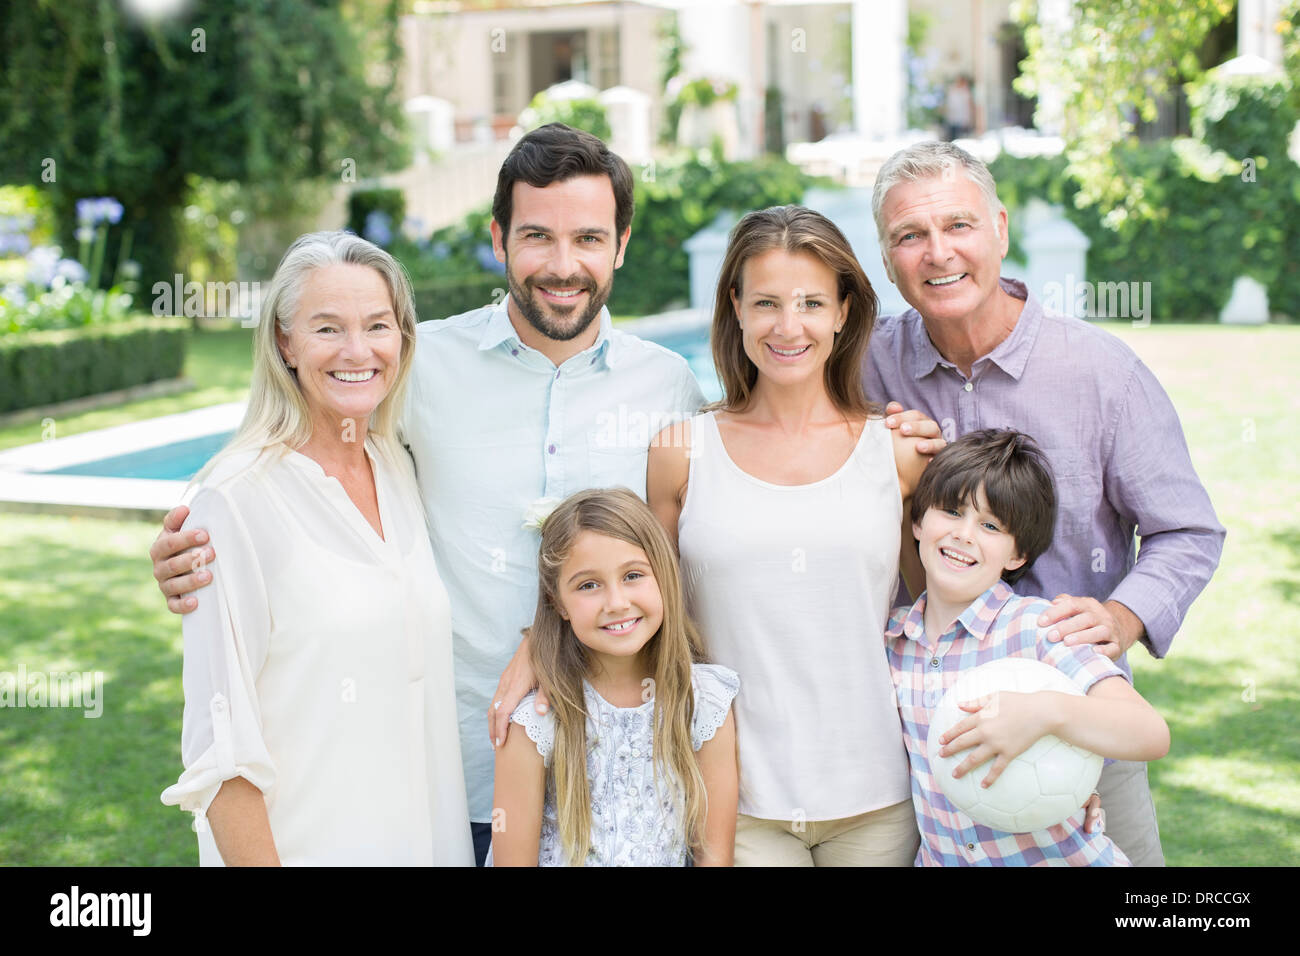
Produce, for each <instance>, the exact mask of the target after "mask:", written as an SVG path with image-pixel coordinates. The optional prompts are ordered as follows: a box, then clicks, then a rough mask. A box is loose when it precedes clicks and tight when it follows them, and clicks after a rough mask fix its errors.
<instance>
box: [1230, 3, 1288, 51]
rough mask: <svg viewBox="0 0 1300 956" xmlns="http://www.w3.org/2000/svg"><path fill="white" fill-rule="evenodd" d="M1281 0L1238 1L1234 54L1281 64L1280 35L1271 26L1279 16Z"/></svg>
mask: <svg viewBox="0 0 1300 956" xmlns="http://www.w3.org/2000/svg"><path fill="white" fill-rule="evenodd" d="M1281 5H1282V0H1238V3H1237V55H1238V56H1248V55H1249V56H1257V57H1260V58H1261V59H1264V60H1267V61H1268V62H1269V63H1272V64H1273V65H1274V66H1281V65H1282V36H1281V34H1279V33H1278V32H1277V31H1276V30H1275V29H1273V25H1274V24H1276V23H1277V21H1278V19H1279V18H1280V17H1281V9H1280V8H1281Z"/></svg>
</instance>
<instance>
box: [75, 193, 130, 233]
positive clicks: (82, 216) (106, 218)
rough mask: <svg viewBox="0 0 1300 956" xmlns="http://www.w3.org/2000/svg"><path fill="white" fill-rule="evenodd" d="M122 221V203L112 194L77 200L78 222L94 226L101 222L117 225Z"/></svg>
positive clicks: (86, 225)
mask: <svg viewBox="0 0 1300 956" xmlns="http://www.w3.org/2000/svg"><path fill="white" fill-rule="evenodd" d="M121 221H122V204H121V203H120V202H118V201H117V200H116V199H114V198H113V197H112V196H99V197H97V198H93V199H78V200H77V222H78V223H80V224H81V225H82V226H85V227H94V226H97V225H99V223H101V222H107V223H109V224H110V225H117V224H118V223H119V222H121Z"/></svg>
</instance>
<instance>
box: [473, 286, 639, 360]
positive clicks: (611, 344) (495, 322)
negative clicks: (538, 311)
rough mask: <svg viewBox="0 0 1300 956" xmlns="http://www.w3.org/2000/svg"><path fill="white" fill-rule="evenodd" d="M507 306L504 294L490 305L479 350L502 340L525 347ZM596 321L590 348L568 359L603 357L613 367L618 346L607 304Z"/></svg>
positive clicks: (508, 302) (485, 349) (487, 348)
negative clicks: (597, 329) (594, 339)
mask: <svg viewBox="0 0 1300 956" xmlns="http://www.w3.org/2000/svg"><path fill="white" fill-rule="evenodd" d="M509 306H510V296H509V295H506V296H505V297H503V298H502V299H501V301H500V302H498V303H497V304H496V305H495V306H493V307H492V314H491V315H489V316H488V321H487V325H486V326H484V327H483V335H482V337H481V338H480V339H479V342H478V347H479V351H481V352H486V351H488V350H489V349H494V348H496V347H497V346H498V345H500V344H501V343H502V342H508V343H511V344H512V347H514V348H526V347H527V346H525V345H524V344H523V342H521V341H520V340H519V333H517V332H516V331H515V326H514V323H513V322H511V321H510V313H509V311H508V309H509ZM596 321H597V322H598V323H599V325H600V329H599V331H598V332H597V333H596V341H595V343H594V344H593V345H592V346H591V347H590V348H588V349H585V350H583V351H582V352H579V353H578V355H575V356H574V357H573V358H571V359H569V361H570V362H572V361H573V359H576V358H578V357H579V356H583V355H585V356H588V357H589V364H594V363H595V362H596V360H597V359H598V358H602V357H603V359H604V362H605V366H606V367H607V368H613V367H614V365H615V362H616V360H617V356H618V347H617V345H616V343H615V341H614V336H613V335H612V334H611V333H612V332H613V331H614V322H613V320H612V319H611V318H610V317H609V308H608V306H601V309H600V315H599V316H598V317H597V319H596Z"/></svg>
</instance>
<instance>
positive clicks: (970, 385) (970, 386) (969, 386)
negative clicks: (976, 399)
mask: <svg viewBox="0 0 1300 956" xmlns="http://www.w3.org/2000/svg"><path fill="white" fill-rule="evenodd" d="M962 388H964V389H966V391H968V392H970V391H974V389H975V383H974V382H967V383H966V384H965V385H963V386H962Z"/></svg>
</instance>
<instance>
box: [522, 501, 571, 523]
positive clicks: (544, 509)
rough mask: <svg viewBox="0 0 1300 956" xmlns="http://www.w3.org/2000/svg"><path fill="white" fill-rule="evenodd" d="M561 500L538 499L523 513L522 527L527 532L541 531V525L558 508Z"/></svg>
mask: <svg viewBox="0 0 1300 956" xmlns="http://www.w3.org/2000/svg"><path fill="white" fill-rule="evenodd" d="M563 500H564V499H563V498H538V499H537V500H536V501H534V502H533V503H532V504H531V505H529V506H528V510H526V511H525V512H524V523H523V527H524V529H525V530H529V531H541V530H542V523H543V522H544V521H546V519H547V518H549V517H550V516H551V512H552V511H554V510H555V509H556V508H557V507H559V505H560V502H561V501H563Z"/></svg>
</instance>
